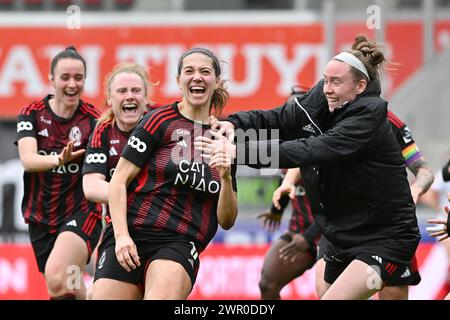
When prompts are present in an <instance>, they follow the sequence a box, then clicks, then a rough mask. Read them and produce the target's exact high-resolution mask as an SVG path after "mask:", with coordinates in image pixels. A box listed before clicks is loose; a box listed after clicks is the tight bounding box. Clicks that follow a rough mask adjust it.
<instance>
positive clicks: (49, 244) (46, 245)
mask: <svg viewBox="0 0 450 320" xmlns="http://www.w3.org/2000/svg"><path fill="white" fill-rule="evenodd" d="M28 231H29V234H30V240H31V245H32V247H33V251H34V256H35V257H36V261H37V264H38V269H39V272H42V273H44V271H45V265H46V263H47V260H48V257H49V256H50V253H51V252H52V250H53V246H54V245H55V241H56V238H57V237H58V235H59V234H60V233H62V232H64V231H71V232H73V233H75V234H76V235H78V236H79V237H80V238H81V239H83V240H84V241H85V243H86V246H87V249H88V252H89V256H88V258H87V261H86V264H88V263H89V260H90V258H91V254H92V251H93V250H94V248H95V246H96V245H97V243H98V240H99V239H100V235H101V232H102V216H101V214H98V213H94V212H92V213H89V214H86V213H83V212H79V213H76V214H74V215H73V216H71V217H70V218H69V219H67V220H66V222H65V223H64V224H62V225H61V226H59V227H56V228H50V227H48V226H46V225H41V224H37V223H34V222H30V223H29V224H28Z"/></svg>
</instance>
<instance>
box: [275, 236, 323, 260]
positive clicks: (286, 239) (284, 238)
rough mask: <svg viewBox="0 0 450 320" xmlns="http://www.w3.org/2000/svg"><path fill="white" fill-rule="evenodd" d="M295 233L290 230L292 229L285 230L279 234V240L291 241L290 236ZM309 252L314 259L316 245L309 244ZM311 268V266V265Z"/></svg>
mask: <svg viewBox="0 0 450 320" xmlns="http://www.w3.org/2000/svg"><path fill="white" fill-rule="evenodd" d="M294 234H296V232H292V231H286V232H285V233H283V234H282V235H281V236H280V239H281V240H284V241H286V242H291V241H292V236H293V235H294ZM309 254H310V255H311V257H312V258H313V260H316V256H317V248H316V247H314V246H313V247H311V246H309ZM316 261H317V260H316ZM311 268H312V266H311Z"/></svg>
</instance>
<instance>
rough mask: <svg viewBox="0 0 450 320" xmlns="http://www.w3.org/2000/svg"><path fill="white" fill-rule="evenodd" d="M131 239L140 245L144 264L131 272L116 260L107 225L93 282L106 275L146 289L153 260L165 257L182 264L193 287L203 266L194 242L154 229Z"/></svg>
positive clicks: (112, 241)
mask: <svg viewBox="0 0 450 320" xmlns="http://www.w3.org/2000/svg"><path fill="white" fill-rule="evenodd" d="M131 238H132V239H133V241H134V243H135V245H136V247H137V250H138V255H139V258H140V262H141V265H140V266H139V267H137V268H136V269H132V270H131V271H130V272H128V271H126V270H125V269H124V268H123V267H122V266H121V265H120V264H119V262H118V261H117V256H116V252H115V245H116V242H115V239H114V234H113V232H112V228H111V225H110V224H109V225H108V227H107V229H106V230H105V234H104V236H103V239H102V242H101V244H100V246H99V248H98V256H97V263H96V266H95V276H94V282H95V281H96V280H98V279H101V278H107V279H114V280H119V281H124V282H129V283H133V284H135V285H137V286H139V287H140V288H144V284H145V274H146V272H147V268H148V266H149V264H150V262H152V261H153V260H157V259H166V260H171V261H175V262H178V263H179V264H181V265H182V266H183V268H184V269H185V270H186V272H187V273H188V275H189V277H190V279H191V283H192V287H191V289H192V288H193V287H194V283H195V280H196V278H197V273H198V269H199V267H200V260H199V254H198V253H197V249H196V248H195V245H194V242H192V241H190V240H188V239H187V238H185V237H183V236H181V235H177V234H173V233H169V232H165V231H158V232H155V234H154V235H148V236H146V237H145V238H143V237H142V236H139V238H137V237H134V236H133V233H131Z"/></svg>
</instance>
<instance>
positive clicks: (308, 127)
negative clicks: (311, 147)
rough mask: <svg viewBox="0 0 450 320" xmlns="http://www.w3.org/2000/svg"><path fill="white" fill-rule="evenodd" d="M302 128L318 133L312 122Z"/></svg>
mask: <svg viewBox="0 0 450 320" xmlns="http://www.w3.org/2000/svg"><path fill="white" fill-rule="evenodd" d="M302 129H303V130H304V131H308V132H311V133H316V130H314V128H313V126H312V124H311V123H310V124H308V125H306V126H304V127H303V128H302Z"/></svg>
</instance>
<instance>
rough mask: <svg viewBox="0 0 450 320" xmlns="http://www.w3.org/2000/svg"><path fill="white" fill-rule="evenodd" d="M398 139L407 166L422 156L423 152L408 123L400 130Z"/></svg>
mask: <svg viewBox="0 0 450 320" xmlns="http://www.w3.org/2000/svg"><path fill="white" fill-rule="evenodd" d="M397 141H398V144H399V145H400V148H401V150H402V155H403V158H404V159H405V164H406V166H408V165H410V164H411V163H413V162H414V161H416V160H417V159H419V158H420V157H422V152H421V151H420V149H419V147H418V146H417V144H416V142H415V141H414V139H413V137H412V134H411V130H409V128H408V127H407V126H406V125H404V126H403V127H402V128H400V129H399V130H398V133H397Z"/></svg>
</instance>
